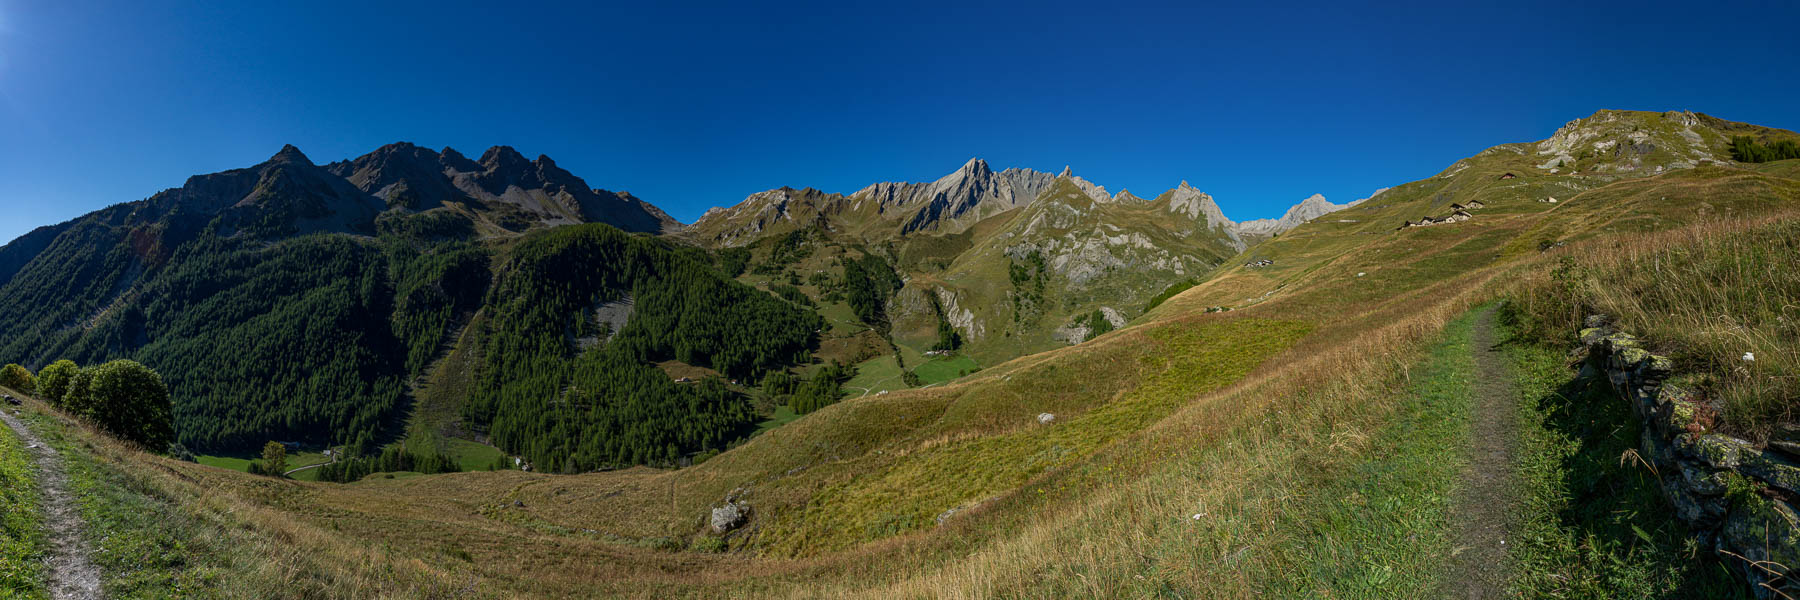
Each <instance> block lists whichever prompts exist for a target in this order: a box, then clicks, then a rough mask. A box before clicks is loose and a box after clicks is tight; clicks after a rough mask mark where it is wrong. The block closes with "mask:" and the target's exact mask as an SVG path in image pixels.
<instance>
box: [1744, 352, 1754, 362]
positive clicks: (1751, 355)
mask: <svg viewBox="0 0 1800 600" xmlns="http://www.w3.org/2000/svg"><path fill="white" fill-rule="evenodd" d="M1744 361H1745V362H1755V361H1756V354H1755V353H1751V352H1745V353H1744Z"/></svg>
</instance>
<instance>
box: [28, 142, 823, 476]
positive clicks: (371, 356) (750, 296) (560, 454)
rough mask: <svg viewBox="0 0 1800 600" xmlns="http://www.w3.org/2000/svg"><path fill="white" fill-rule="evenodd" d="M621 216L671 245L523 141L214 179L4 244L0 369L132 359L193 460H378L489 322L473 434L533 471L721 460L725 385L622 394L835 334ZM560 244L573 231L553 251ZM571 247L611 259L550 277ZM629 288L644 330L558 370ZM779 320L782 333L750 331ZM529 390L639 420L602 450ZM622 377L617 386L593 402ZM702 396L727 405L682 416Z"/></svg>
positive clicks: (614, 432)
mask: <svg viewBox="0 0 1800 600" xmlns="http://www.w3.org/2000/svg"><path fill="white" fill-rule="evenodd" d="M614 222H616V223H618V224H620V225H621V226H623V227H626V228H628V229H630V230H634V231H641V232H651V233H654V232H660V231H662V230H664V229H669V228H674V227H677V226H678V224H676V223H674V221H673V220H672V219H669V218H668V217H667V216H666V215H664V214H663V213H662V212H661V211H660V210H657V209H655V208H654V207H650V206H649V205H648V204H644V203H642V202H641V201H638V200H636V199H633V198H631V197H630V196H629V195H625V194H613V193H608V192H602V191H599V190H594V189H592V188H589V187H587V185H586V184H585V183H584V182H582V181H581V180H580V179H579V178H577V177H575V176H574V175H572V174H570V173H568V172H567V171H563V170H561V169H560V168H558V167H556V165H555V163H553V162H551V161H550V159H548V158H547V157H540V158H539V159H537V160H535V161H527V160H525V159H523V157H521V156H519V155H518V154H517V153H516V152H514V151H512V150H511V149H510V148H506V147H496V148H494V149H492V150H490V151H488V152H487V153H486V155H484V156H483V157H482V160H481V161H469V160H467V159H464V158H461V156H460V155H459V154H456V153H455V151H454V150H448V149H446V150H445V151H444V152H443V153H437V152H432V151H430V150H425V149H422V148H418V147H415V146H412V145H409V144H392V145H389V146H384V147H383V148H381V149H379V150H377V151H376V152H374V153H371V154H369V155H366V156H363V157H360V158H358V159H355V160H353V161H345V162H340V163H334V164H333V165H330V166H328V167H319V166H316V165H314V164H313V163H312V162H311V161H310V160H309V159H307V157H305V156H304V155H303V154H301V153H300V151H299V150H297V149H295V148H293V147H291V146H289V147H286V148H283V149H282V150H281V152H279V153H278V154H276V155H275V156H274V157H272V158H271V159H270V160H268V161H266V162H264V163H262V164H259V165H257V166H255V167H251V168H246V169H237V170H232V171H226V172H223V173H217V174H212V175H202V176H196V177H193V178H191V179H190V180H189V181H188V182H187V184H186V185H184V186H182V187H181V188H176V189H171V190H168V191H164V192H162V193H159V194H156V195H154V196H152V197H150V198H148V199H145V200H141V201H137V202H130V203H125V204H119V205H115V206H112V207H108V208H106V209H103V210H101V211H97V212H95V213H91V214H89V215H86V216H84V217H81V218H79V219H76V220H73V221H70V222H68V223H64V224H60V225H55V226H50V227H44V228H40V229H38V230H37V231H34V232H32V233H31V234H28V235H26V236H24V237H22V238H20V239H19V240H16V241H15V242H13V243H11V244H9V245H7V246H5V247H3V248H0V267H4V268H5V271H0V275H4V276H5V277H4V278H0V362H18V363H21V364H24V365H27V366H31V367H34V368H35V367H41V366H43V365H45V364H48V363H49V362H51V361H54V360H57V359H61V358H69V359H73V360H75V361H77V362H78V363H81V364H96V363H99V362H102V361H105V360H109V359H113V358H120V357H130V358H135V359H137V360H139V361H140V362H143V363H144V364H147V365H150V366H152V367H153V368H155V369H157V370H158V371H159V372H161V373H162V375H163V376H164V378H165V379H166V380H167V381H168V384H169V387H170V390H171V393H172V396H173V398H174V400H175V407H176V408H175V414H176V422H177V430H178V434H179V438H180V441H181V442H182V443H183V444H185V445H187V446H190V447H193V448H196V449H201V450H211V451H223V452H231V451H243V450H247V449H250V448H256V447H260V446H261V445H262V444H263V443H264V442H267V441H269V440H281V441H286V442H295V443H302V444H307V445H313V446H327V445H334V446H342V447H344V448H345V449H347V450H348V451H349V454H351V455H360V454H364V453H370V452H373V451H375V450H376V447H377V445H379V444H382V443H385V442H386V441H389V440H392V439H394V438H395V436H397V435H398V433H399V431H400V427H399V425H400V424H401V422H402V421H403V420H404V419H405V417H406V414H407V409H408V407H409V405H410V401H409V400H410V398H409V396H408V394H407V389H408V387H409V382H411V381H413V380H414V379H416V378H417V377H419V376H420V375H422V374H424V373H425V371H426V370H427V368H428V367H429V366H430V365H431V364H432V363H433V361H434V359H436V358H437V357H438V356H440V355H441V354H442V353H443V352H444V350H445V349H446V348H447V347H449V346H450V345H451V344H452V342H454V341H455V340H454V339H453V338H452V337H451V336H452V334H454V333H456V332H458V331H461V330H462V329H463V327H464V325H465V324H467V323H469V322H471V321H472V320H476V316H477V315H484V314H490V313H491V315H492V318H484V319H480V320H479V321H480V323H482V324H483V328H482V329H481V331H480V333H481V339H483V340H488V341H490V342H492V343H491V344H489V346H486V347H484V348H482V350H483V353H482V356H483V357H484V358H487V359H490V360H491V361H492V362H491V363H482V364H481V365H479V367H480V369H481V372H482V373H483V374H484V376H485V377H487V379H484V380H483V381H484V382H487V384H488V387H484V388H482V389H483V393H484V394H485V395H483V396H481V397H482V398H484V399H486V401H484V402H483V403H482V404H480V405H479V407H480V408H481V410H479V411H476V412H472V413H471V415H478V416H479V420H478V421H477V422H474V423H471V425H474V424H479V425H480V426H481V427H482V428H483V430H484V431H485V430H486V429H487V428H488V427H489V426H492V427H493V429H494V434H495V436H496V438H498V439H499V440H503V441H502V443H503V444H505V445H507V446H508V447H509V448H511V449H515V450H516V451H517V452H518V453H519V454H523V455H526V456H529V457H531V459H532V460H533V461H541V462H543V463H545V464H546V465H558V466H560V465H561V464H563V462H564V461H566V460H569V457H570V456H571V455H572V454H573V453H574V452H575V450H574V449H573V446H567V447H565V446H563V445H555V448H556V449H555V450H543V449H539V450H530V449H529V448H528V447H527V445H528V442H529V443H530V444H540V445H541V444H546V443H548V442H545V440H546V439H547V436H546V435H544V433H543V432H545V431H571V429H570V428H573V431H579V432H583V434H584V435H583V437H584V438H585V439H588V440H589V441H590V442H592V441H593V440H594V439H606V440H609V441H608V444H610V445H609V446H608V448H609V450H608V452H607V453H606V454H605V457H604V458H599V457H598V455H597V454H595V453H594V452H588V453H587V454H583V455H582V456H583V458H582V459H581V460H579V461H577V462H575V463H571V464H580V465H582V468H594V467H596V466H600V465H602V464H620V463H623V464H636V463H638V462H645V461H652V460H655V461H660V462H667V461H670V460H673V459H674V458H675V457H677V456H679V455H682V454H687V453H692V452H696V451H699V450H702V449H705V448H717V447H722V445H723V443H724V441H725V440H724V439H723V438H722V437H721V436H723V435H725V434H724V433H723V432H727V431H731V432H735V431H737V430H738V429H740V428H741V426H742V425H743V422H744V421H746V420H748V419H749V418H750V416H747V415H746V414H745V410H744V409H743V407H742V403H743V398H742V395H741V393H739V392H735V391H733V392H725V391H724V390H723V388H722V387H720V386H719V385H718V384H717V382H708V383H704V384H702V385H696V386H681V387H679V388H677V387H675V386H674V384H673V383H672V382H670V381H669V378H667V377H662V379H661V385H659V386H653V385H650V384H649V383H640V384H635V385H627V384H625V383H619V382H623V381H625V380H626V378H629V377H631V376H638V377H640V378H641V377H642V376H643V375H645V373H646V372H655V373H657V374H658V375H659V376H660V371H656V370H655V369H654V368H652V367H650V366H648V363H647V362H645V361H648V360H651V359H652V358H654V359H656V360H663V359H665V358H680V359H682V360H688V361H691V362H695V363H699V364H704V365H714V366H717V367H719V368H720V370H722V371H725V372H728V373H731V374H734V375H738V376H745V377H747V376H750V375H757V374H760V373H761V372H762V371H764V370H767V369H769V368H771V367H772V366H773V365H777V364H786V363H788V362H791V361H794V360H795V359H796V358H797V357H798V358H802V359H803V358H804V355H805V353H806V350H807V347H808V345H809V344H814V343H816V342H815V341H814V340H815V338H814V337H813V336H814V335H815V334H814V330H816V329H817V327H816V326H809V325H808V323H809V321H807V320H806V319H808V318H813V319H816V317H811V315H810V314H809V313H807V312H805V311H803V310H799V309H796V308H794V307H792V306H790V305H789V304H787V303H784V302H782V301H779V300H776V299H774V298H773V297H772V296H768V295H766V294H762V293H760V292H756V291H755V290H753V289H750V288H747V287H744V286H741V285H737V284H734V283H729V282H727V281H725V280H723V279H722V278H721V277H719V276H718V275H717V273H716V272H715V271H714V270H713V267H712V261H711V258H710V257H709V256H708V255H707V254H706V253H705V252H702V251H695V250H681V249H678V248H676V247H673V246H670V245H669V244H667V243H664V242H658V241H653V240H651V239H649V238H645V237H644V236H642V235H641V234H630V233H626V232H622V231H620V230H619V229H615V228H613V227H612V226H611V225H608V224H606V223H614ZM578 223H588V224H586V225H580V226H578V227H577V226H573V224H578ZM545 229H556V230H557V231H558V233H557V234H556V235H552V236H548V237H544V236H539V235H537V234H535V233H532V232H538V231H543V230H545ZM520 235H524V236H525V237H524V239H523V240H522V241H521V240H520V239H519V236H520ZM570 240H584V241H586V242H588V246H580V245H579V244H575V245H574V246H577V247H581V248H590V247H593V246H594V245H595V244H599V245H601V246H604V247H605V248H608V249H610V250H607V251H604V252H601V251H598V250H595V251H591V252H589V253H588V254H582V255H580V256H579V257H578V258H577V259H573V260H562V261H560V262H554V263H553V267H542V265H543V264H546V262H545V261H549V260H550V259H551V258H554V257H557V256H561V255H560V254H559V253H560V252H564V251H566V250H568V249H569V248H570V247H571V243H572V242H570ZM596 240H604V241H603V242H602V241H596ZM590 249H591V248H590ZM596 252H598V253H596ZM532 265H537V267H535V268H534V267H532ZM496 272H497V273H498V275H496ZM496 277H498V282H499V285H498V287H494V282H495V281H496ZM595 286H598V287H595ZM688 286H693V287H692V288H691V289H690V288H689V287H688ZM490 287H494V289H495V290H502V291H491V290H490ZM571 290H573V291H571ZM622 294H635V295H637V296H638V297H641V298H645V299H646V300H648V301H649V302H650V304H651V305H652V306H653V307H652V308H650V309H648V310H643V311H639V313H638V314H639V318H637V319H635V320H633V321H630V322H626V323H624V324H623V325H624V330H623V331H621V332H619V334H618V335H616V336H614V338H615V339H616V341H617V342H618V343H616V344H610V345H607V346H606V349H605V350H604V351H600V350H596V351H595V352H592V353H590V354H591V355H593V356H594V357H595V359H594V361H592V362H589V363H583V364H585V365H589V366H588V367H584V368H577V367H576V366H574V365H572V364H571V365H570V366H568V367H567V368H562V369H557V368H552V367H551V366H550V365H552V364H553V363H558V361H566V360H569V359H572V358H573V357H575V356H576V355H577V354H579V353H580V350H581V349H582V348H580V347H579V345H578V344H577V343H576V342H575V341H574V340H573V339H572V338H571V339H570V340H565V341H564V342H563V343H561V344H556V343H552V342H553V341H556V340H563V338H564V332H565V331H564V330H565V329H567V328H571V327H590V328H591V326H592V324H591V323H587V324H585V325H584V324H583V323H578V322H577V321H578V319H579V317H580V315H579V314H578V313H579V312H580V311H579V310H577V308H578V306H577V304H571V302H574V303H579V305H580V306H586V304H587V303H588V302H590V301H593V300H595V299H598V298H601V297H603V296H607V297H609V298H610V296H617V295H622ZM683 302H685V304H683ZM707 302H724V303H726V306H724V307H722V308H721V307H720V306H719V305H718V304H706V303H707ZM696 303H698V304H696ZM546 309H548V310H552V311H561V312H552V313H545V312H543V311H544V310H546ZM532 311H538V312H535V313H534V312H532ZM671 311H673V312H671ZM744 311H751V312H744ZM528 313H529V314H528ZM545 315H552V316H547V317H546V316H545ZM696 315H698V316H696ZM540 317H542V318H540ZM534 319H536V320H534ZM494 323H498V324H499V326H498V327H495V326H493V324H494ZM759 323H761V324H771V325H772V326H779V327H784V328H786V329H784V330H783V332H785V333H773V334H772V333H768V332H762V331H758V332H746V331H744V330H743V328H744V327H750V326H753V325H754V324H759ZM669 332H678V333H679V339H672V338H671V335H673V334H671V333H669ZM602 357H603V358H602ZM509 361H510V362H509ZM602 361H604V366H594V365H599V364H601V362H602ZM521 365H528V366H530V367H531V368H530V369H524V370H521V369H522V367H521ZM525 372H529V377H527V376H525V375H520V373H525ZM577 373H588V374H589V375H588V376H587V377H586V378H585V379H581V378H576V374H577ZM633 374H635V375H633ZM522 378H528V379H530V380H531V381H534V382H538V383H539V384H541V385H542V387H543V388H544V389H547V390H551V392H550V394H548V395H547V396H546V397H544V398H536V399H535V401H550V402H555V399H554V398H552V397H553V396H554V395H555V393H556V391H557V390H561V389H563V388H564V387H565V386H566V385H567V383H568V382H567V381H566V380H568V379H571V378H576V379H577V381H579V382H580V384H581V385H582V386H583V389H586V390H588V391H587V392H586V395H585V396H583V397H582V398H581V399H579V400H578V401H579V402H580V403H581V406H584V407H589V408H592V407H593V406H595V405H610V404H608V402H611V401H613V400H616V401H617V402H618V404H619V405H620V406H627V407H629V408H622V409H620V410H621V411H633V410H635V411H638V412H623V413H621V414H623V415H624V416H619V415H614V416H613V417H610V420H607V421H606V423H608V425H606V427H609V428H610V429H605V430H604V431H606V432H610V433H608V434H607V435H605V436H601V437H598V438H596V437H586V436H585V433H587V430H585V429H582V427H584V426H583V425H579V423H590V424H591V423H592V422H594V419H595V418H599V417H593V416H592V414H590V413H588V412H580V413H577V412H572V411H562V412H556V411H548V410H543V409H541V407H532V406H514V405H512V404H510V403H508V402H509V401H510V400H511V399H513V398H515V397H516V396H517V389H518V387H517V386H518V385H521V384H520V383H519V382H518V381H516V380H518V379H522ZM602 380H604V381H608V382H615V385H614V387H610V388H603V389H604V391H596V389H595V388H598V387H601V385H600V384H599V383H595V382H599V381H602ZM646 381H647V380H646ZM627 388H629V389H631V390H635V391H633V392H632V393H631V398H632V400H631V402H626V401H625V396H626V395H627V394H626V393H624V390H626V389H627ZM502 389H505V390H512V395H511V396H508V395H505V394H501V393H500V392H501V390H502ZM533 389H536V388H533ZM613 392H619V393H617V394H614V393H613ZM696 392H703V393H704V394H706V398H708V401H710V402H712V403H713V404H705V403H703V402H701V403H698V404H696V403H695V402H700V401H698V400H693V401H690V400H687V399H685V398H687V397H688V396H691V395H693V393H696ZM727 399H729V401H730V408H729V410H727V409H717V410H724V411H725V412H727V413H729V414H730V415H732V416H731V417H730V418H726V419H725V420H724V421H721V422H719V423H712V424H707V423H711V422H704V419H703V418H702V417H701V415H704V414H712V412H717V410H715V409H714V408H712V407H713V406H714V405H716V404H718V403H720V402H726V401H727ZM558 406H564V405H561V404H558ZM524 411H531V413H532V414H530V415H526V414H523V412H524ZM646 411H648V412H646ZM731 411H736V412H731ZM648 413H655V414H656V415H658V416H657V417H656V419H660V420H655V419H651V418H650V417H647V416H646V414H648ZM582 415H587V417H585V418H586V420H583V418H584V417H583V416H582ZM689 416H694V417H695V418H694V419H688V418H686V417H689ZM524 421H531V422H533V423H538V424H540V425H541V427H540V426H538V425H534V426H533V428H532V429H531V432H530V434H529V435H527V434H525V433H523V432H522V431H521V430H517V429H515V428H511V424H513V423H518V422H524ZM627 429H629V430H630V435H626V433H625V432H626V430H627ZM594 433H595V435H599V433H598V432H594ZM571 435H574V434H571ZM634 436H635V437H634ZM665 437H666V438H668V439H670V440H673V441H671V442H669V443H664V441H663V440H664V439H665ZM526 438H529V439H528V440H527V439H526ZM558 444H573V442H571V441H568V440H564V441H563V442H558ZM620 448H624V449H623V450H621V449H620Z"/></svg>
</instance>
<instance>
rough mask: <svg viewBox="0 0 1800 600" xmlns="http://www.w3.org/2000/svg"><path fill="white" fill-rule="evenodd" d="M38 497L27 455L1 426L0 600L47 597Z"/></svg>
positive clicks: (22, 445)
mask: <svg viewBox="0 0 1800 600" xmlns="http://www.w3.org/2000/svg"><path fill="white" fill-rule="evenodd" d="M0 410H12V409H11V408H0ZM38 496H39V494H38V483H37V479H36V477H35V470H34V469H33V468H32V465H31V455H30V453H28V452H26V451H25V445H24V443H22V442H21V441H20V440H19V438H18V436H15V435H13V432H12V429H11V428H8V427H6V426H4V425H0V598H6V599H9V600H10V599H14V598H18V599H35V598H44V597H46V596H45V595H44V573H43V568H42V566H43V562H42V560H41V559H42V555H43V548H44V532H43V530H42V528H41V527H42V523H41V521H42V518H41V517H40V516H39V514H38V501H39V497H38Z"/></svg>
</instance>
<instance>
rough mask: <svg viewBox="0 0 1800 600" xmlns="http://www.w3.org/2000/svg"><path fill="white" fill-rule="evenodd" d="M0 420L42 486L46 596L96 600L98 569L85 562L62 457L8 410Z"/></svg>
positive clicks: (2, 411) (0, 413) (84, 548)
mask: <svg viewBox="0 0 1800 600" xmlns="http://www.w3.org/2000/svg"><path fill="white" fill-rule="evenodd" d="M0 419H4V420H5V421H6V426H7V427H11V428H12V430H13V433H15V434H18V436H19V439H20V440H22V441H24V442H25V447H26V448H27V449H29V450H30V451H31V455H32V458H33V459H35V460H36V461H37V465H38V484H39V485H40V486H42V487H43V511H44V529H45V530H46V532H47V533H49V537H50V555H49V556H47V557H45V558H44V565H45V567H46V568H47V570H48V571H49V572H50V597H51V598H55V599H56V600H85V599H88V598H100V597H101V595H100V570H99V569H96V568H94V563H93V562H91V561H89V560H88V547H87V542H86V541H85V540H84V539H83V538H82V529H83V524H82V521H81V513H80V509H79V508H78V507H76V505H75V496H74V493H73V492H71V491H69V474H68V473H66V472H64V471H63V465H62V457H61V456H58V455H57V454H56V450H53V449H51V448H50V446H48V445H45V444H44V442H43V440H40V439H38V437H37V436H36V435H34V434H32V433H31V429H29V428H27V427H25V424H24V423H21V422H19V420H18V419H17V418H15V417H13V414H12V410H11V409H10V408H8V409H0Z"/></svg>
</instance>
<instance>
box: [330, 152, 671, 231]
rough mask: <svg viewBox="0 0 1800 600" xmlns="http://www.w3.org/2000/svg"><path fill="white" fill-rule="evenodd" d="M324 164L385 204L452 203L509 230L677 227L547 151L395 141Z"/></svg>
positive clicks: (416, 207)
mask: <svg viewBox="0 0 1800 600" xmlns="http://www.w3.org/2000/svg"><path fill="white" fill-rule="evenodd" d="M326 168H327V169H329V170H330V171H331V172H332V173H335V174H337V175H338V176H340V177H343V178H344V179H346V180H348V181H349V182H350V183H351V184H353V185H355V186H356V187H357V188H358V189H361V190H362V191H364V192H366V193H368V194H371V195H373V196H375V197H377V198H380V199H381V200H382V201H383V202H384V203H385V204H386V205H387V206H390V207H397V208H403V209H407V210H413V211H427V210H432V209H436V208H442V207H445V206H447V205H452V204H454V205H456V206H457V207H459V208H460V209H462V211H463V212H466V213H468V214H469V216H472V217H474V218H476V220H477V221H479V222H483V223H485V224H489V225H492V226H494V227H496V228H498V229H504V230H509V231H518V230H521V229H524V228H529V227H534V226H556V225H569V224H574V223H606V224H609V225H612V226H614V227H618V228H620V229H623V230H626V231H636V232H651V233H656V232H663V231H672V230H675V229H678V228H680V226H681V225H680V223H677V222H676V221H675V220H674V219H672V218H669V216H668V215H667V214H665V213H664V212H663V211H662V210H660V209H658V208H656V207H654V206H651V205H650V204H648V203H645V202H644V201H642V200H638V199H637V198H634V197H632V196H631V195H630V194H628V193H623V192H617V193H615V192H609V191H606V190H601V189H595V188H592V187H589V186H588V184H587V182H586V181H583V180H582V179H581V178H580V177H577V176H575V174H573V173H570V172H569V171H567V170H564V169H563V168H561V167H558V166H557V165H556V162H555V161H553V160H551V159H550V157H548V156H541V155H540V156H538V157H537V158H536V159H534V160H528V159H526V158H525V157H524V155H521V154H519V153H518V151H516V150H513V149H512V148H511V147H509V146H494V147H492V148H489V149H488V150H487V152H484V153H482V155H481V159H480V160H478V161H476V160H469V159H468V158H467V157H464V156H463V155H462V154H460V153H458V152H457V151H456V150H454V149H451V148H445V149H444V150H443V151H442V152H435V151H432V150H430V149H427V148H421V147H418V146H414V145H412V144H408V143H404V142H402V143H396V144H388V145H386V146H382V147H381V148H378V149H376V150H375V151H374V152H370V153H368V154H365V155H363V156H359V157H357V158H355V159H352V160H347V161H340V162H336V163H332V164H331V165H329V166H327V167H326Z"/></svg>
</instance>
